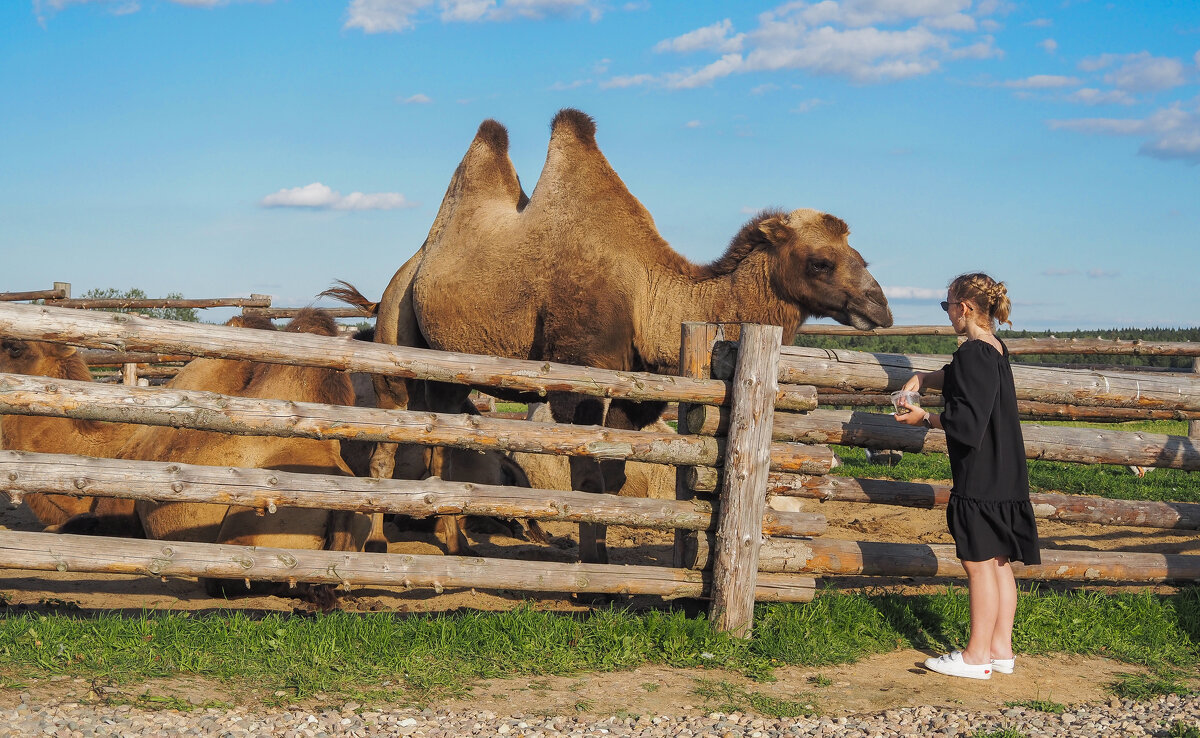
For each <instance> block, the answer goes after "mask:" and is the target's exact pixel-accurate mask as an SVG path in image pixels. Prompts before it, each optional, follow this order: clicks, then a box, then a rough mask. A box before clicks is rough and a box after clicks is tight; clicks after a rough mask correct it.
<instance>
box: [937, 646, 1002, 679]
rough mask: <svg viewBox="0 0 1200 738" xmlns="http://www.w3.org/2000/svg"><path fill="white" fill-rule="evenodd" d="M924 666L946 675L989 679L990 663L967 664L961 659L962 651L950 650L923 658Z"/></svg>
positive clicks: (990, 675) (990, 674)
mask: <svg viewBox="0 0 1200 738" xmlns="http://www.w3.org/2000/svg"><path fill="white" fill-rule="evenodd" d="M925 668H927V669H929V670H931V671H936V672H937V673H939V674H946V675H947V676H956V677H966V678H968V679H991V678H992V665H991V664H968V663H967V662H965V661H963V657H962V651H951V652H950V653H947V654H943V655H941V656H938V657H937V658H928V659H925Z"/></svg>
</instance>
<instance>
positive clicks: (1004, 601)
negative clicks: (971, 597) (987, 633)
mask: <svg viewBox="0 0 1200 738" xmlns="http://www.w3.org/2000/svg"><path fill="white" fill-rule="evenodd" d="M988 563H991V564H992V565H993V566H992V573H993V576H994V577H995V579H996V590H997V594H998V601H997V607H996V623H995V625H994V626H993V628H992V640H991V644H990V648H991V657H992V658H994V659H1011V658H1012V655H1013V654H1012V631H1013V620H1014V619H1015V618H1016V615H1017V580H1016V578H1015V577H1014V576H1013V570H1012V567H1011V566H1009V564H1008V558H1007V557H1005V556H998V557H996V558H994V559H992V560H991V562H988Z"/></svg>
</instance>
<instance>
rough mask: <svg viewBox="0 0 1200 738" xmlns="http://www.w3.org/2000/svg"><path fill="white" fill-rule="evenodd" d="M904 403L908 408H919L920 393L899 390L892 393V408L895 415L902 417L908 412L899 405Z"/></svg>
mask: <svg viewBox="0 0 1200 738" xmlns="http://www.w3.org/2000/svg"><path fill="white" fill-rule="evenodd" d="M901 402H904V403H905V404H906V405H908V407H910V408H918V407H921V393H919V392H913V391H912V390H900V391H898V392H893V393H892V406H893V407H895V408H896V414H897V415H902V414H904V413H907V412H908V411H909V410H908V408H905V407H904V406H903V405H901V404H900V403H901Z"/></svg>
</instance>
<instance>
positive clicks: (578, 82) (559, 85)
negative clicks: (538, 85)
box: [550, 79, 592, 92]
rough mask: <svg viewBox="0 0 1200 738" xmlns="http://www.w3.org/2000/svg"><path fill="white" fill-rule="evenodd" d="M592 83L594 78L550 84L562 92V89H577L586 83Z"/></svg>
mask: <svg viewBox="0 0 1200 738" xmlns="http://www.w3.org/2000/svg"><path fill="white" fill-rule="evenodd" d="M591 83H592V80H590V79H577V80H575V81H574V82H555V83H554V84H552V85H550V89H551V90H554V91H556V92H561V91H562V90H576V89H579V88H580V87H584V86H585V85H590V84H591Z"/></svg>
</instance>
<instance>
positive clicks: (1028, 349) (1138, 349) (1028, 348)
mask: <svg viewBox="0 0 1200 738" xmlns="http://www.w3.org/2000/svg"><path fill="white" fill-rule="evenodd" d="M1000 340H1002V341H1004V345H1005V346H1007V347H1008V353H1009V354H1010V355H1012V356H1027V355H1030V354H1080V355H1085V356H1200V342H1193V341H1143V340H1140V339H1135V340H1132V341H1122V340H1120V339H1111V338H1002V339H1000Z"/></svg>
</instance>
